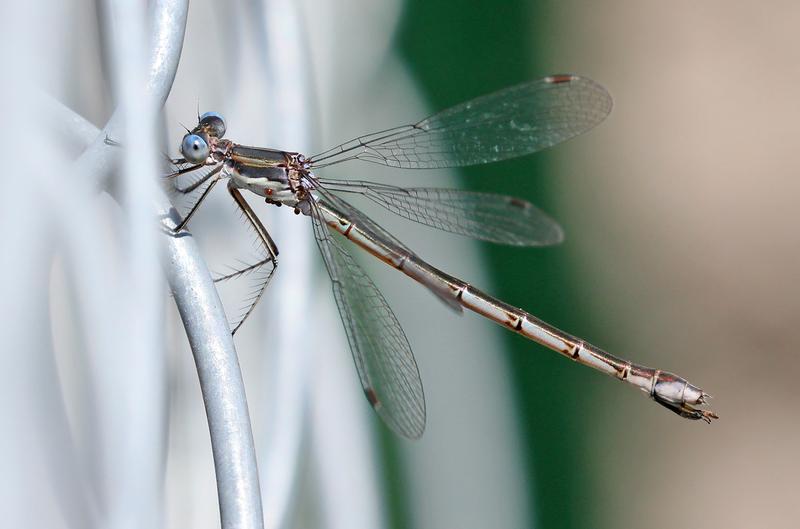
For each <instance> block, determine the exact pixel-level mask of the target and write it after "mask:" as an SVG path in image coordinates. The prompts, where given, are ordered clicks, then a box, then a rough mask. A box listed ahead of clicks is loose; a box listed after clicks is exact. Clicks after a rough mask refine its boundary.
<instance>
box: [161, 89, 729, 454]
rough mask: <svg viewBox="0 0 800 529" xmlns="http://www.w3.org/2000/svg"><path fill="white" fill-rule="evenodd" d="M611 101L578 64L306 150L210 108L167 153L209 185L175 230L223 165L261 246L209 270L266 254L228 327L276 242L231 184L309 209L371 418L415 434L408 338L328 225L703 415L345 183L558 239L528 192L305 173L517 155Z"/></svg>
mask: <svg viewBox="0 0 800 529" xmlns="http://www.w3.org/2000/svg"><path fill="white" fill-rule="evenodd" d="M610 110H611V97H610V96H609V94H608V93H607V92H606V91H605V89H604V88H603V87H602V86H600V85H599V84H597V83H595V82H594V81H591V80H589V79H586V78H582V77H579V76H575V75H554V76H550V77H545V78H544V79H540V80H538V81H533V82H530V83H524V84H521V85H517V86H513V87H510V88H506V89H504V90H500V91H499V92H496V93H494V94H489V95H486V96H483V97H479V98H477V99H474V100H472V101H468V102H466V103H462V104H460V105H456V106H454V107H452V108H449V109H447V110H444V111H442V112H439V113H438V114H434V115H433V116H430V117H428V118H426V119H424V120H422V121H419V122H417V123H414V124H411V125H403V126H400V127H395V128H393V129H388V130H385V131H381V132H376V133H373V134H368V135H365V136H361V137H359V138H356V139H354V140H351V141H349V142H347V143H344V144H342V145H339V146H337V147H334V148H333V149H329V150H327V151H325V152H322V153H320V154H317V155H314V156H311V157H310V158H306V157H304V156H303V155H301V154H299V153H295V152H287V151H281V150H275V149H265V148H260V147H247V146H244V145H239V144H236V143H234V142H232V141H230V140H228V139H225V138H224V135H225V122H224V120H223V119H222V117H221V116H220V115H219V114H216V113H213V112H209V113H207V114H203V115H202V116H200V117H199V119H198V125H197V126H196V127H195V128H194V129H192V130H191V131H188V132H187V134H186V135H185V136H184V138H183V142H182V143H181V153H182V155H183V158H179V159H176V160H173V162H174V163H175V165H176V167H177V169H176V171H175V172H173V173H172V174H171V175H170V177H172V178H177V177H179V176H181V175H184V174H190V173H195V172H199V173H200V174H201V176H200V177H199V178H198V179H197V180H196V181H193V182H192V183H190V184H188V185H186V186H180V185H178V186H176V190H177V191H178V192H179V193H182V194H189V193H192V192H193V191H195V190H198V189H200V188H201V186H203V185H206V186H207V187H206V188H205V190H203V192H202V194H201V195H200V197H199V198H198V199H197V200H196V201H194V203H193V205H192V206H191V208H190V210H189V212H188V213H187V214H186V216H185V217H184V219H183V221H182V222H181V223H180V224H179V225H178V226H177V228H176V230H180V229H182V228H183V227H184V226H185V225H186V223H187V222H188V221H189V219H190V218H191V217H192V215H193V214H194V212H195V211H196V210H197V208H198V206H199V205H200V204H201V203H202V201H203V199H204V198H205V197H206V196H207V195H208V193H209V192H210V191H211V189H212V188H213V187H214V184H215V183H216V182H218V181H219V180H220V179H223V178H227V179H228V192H229V193H230V195H231V196H232V197H233V199H234V201H235V202H236V204H237V206H238V207H239V209H240V211H241V213H242V215H243V217H244V218H245V219H246V220H247V221H248V222H249V223H250V226H251V227H252V228H253V229H254V231H255V233H256V235H257V236H258V240H259V243H260V248H261V249H262V250H263V256H262V257H261V258H260V259H259V260H258V261H257V262H255V263H252V264H250V265H247V266H242V267H240V268H238V269H236V270H234V271H233V272H231V273H229V274H225V275H223V276H220V277H218V278H217V279H216V281H225V280H227V279H232V278H236V277H241V276H242V275H246V274H250V273H252V272H253V271H254V270H260V269H263V268H265V267H268V268H269V272H268V274H267V275H266V278H265V279H264V281H263V283H262V284H260V285H259V287H258V289H257V291H256V292H255V293H254V295H253V296H252V297H251V298H250V300H249V302H248V306H247V308H246V311H245V312H244V313H243V314H242V315H241V316H240V318H239V319H238V320H237V321H236V322H235V323H234V325H233V331H232V332H236V330H237V329H238V328H239V326H241V324H242V323H243V322H244V320H245V319H246V318H247V317H248V316H249V315H250V313H251V312H252V310H253V308H254V307H255V306H256V304H257V303H258V301H259V299H260V298H261V296H262V295H263V293H264V291H265V289H266V287H267V284H268V282H269V278H271V277H272V273H273V272H274V271H275V269H276V267H277V262H278V261H277V255H278V248H277V246H276V245H275V243H274V242H273V240H272V238H271V237H270V235H269V233H268V232H267V230H266V228H264V226H263V224H262V223H261V221H260V220H259V219H258V216H257V215H256V214H255V212H254V211H253V210H252V209H251V207H250V205H249V204H248V203H247V201H246V200H245V199H244V197H243V196H242V194H241V192H240V190H242V189H246V190H248V191H251V192H253V193H255V194H257V195H259V196H261V197H263V198H264V199H265V201H266V202H268V203H269V204H273V205H278V206H280V205H287V206H289V207H292V208H294V210H295V212H296V213H303V214H304V215H306V216H308V217H310V218H311V221H312V223H311V224H312V228H313V233H314V237H315V239H316V241H317V245H318V247H319V250H320V253H321V254H322V257H323V261H324V263H325V267H326V269H327V271H328V274H329V275H330V277H331V280H332V286H333V295H334V299H335V301H336V303H337V305H338V307H339V313H340V315H341V317H342V322H343V324H344V327H345V331H346V334H347V338H348V342H349V344H350V349H351V352H352V354H353V358H354V360H355V365H356V369H357V371H358V374H359V378H360V380H361V384H362V388H363V390H364V394H365V395H366V396H367V400H368V401H369V403H370V404H371V405H372V406H373V408H375V410H376V411H377V412H378V414H379V415H380V416H381V418H383V419H384V421H386V423H387V424H388V425H389V426H390V427H391V428H392V429H394V430H395V431H397V432H399V433H401V434H403V435H405V436H408V437H412V438H413V437H419V436H420V435H421V434H422V431H423V429H424V427H425V399H424V395H423V392H422V382H421V380H420V376H419V371H418V369H417V364H416V361H415V359H414V355H413V353H412V351H411V346H410V345H409V343H408V339H407V338H406V336H405V334H404V332H403V330H402V327H401V326H400V323H399V322H398V320H397V318H396V316H395V315H394V312H393V311H392V310H391V308H390V307H389V304H388V303H387V302H386V300H385V299H384V297H383V295H382V294H381V293H380V291H379V290H378V289H377V287H376V286H375V285H374V283H372V280H371V279H370V278H369V277H368V276H367V274H366V273H365V272H364V270H363V269H361V267H360V266H359V265H358V263H357V262H356V261H355V260H354V259H353V258H352V257H351V256H350V254H349V253H348V252H347V250H346V249H345V246H344V244H346V243H344V242H343V240H341V238H340V239H339V240H337V238H335V237H334V236H333V235H332V234H338V235H336V237H339V235H340V236H342V237H343V238H344V240H347V241H349V242H351V243H353V244H354V245H356V246H357V247H359V248H361V249H363V250H365V251H366V252H368V253H369V254H371V255H373V256H375V257H377V258H379V259H380V260H381V261H383V262H384V263H386V264H388V265H390V266H392V267H393V268H395V269H397V270H399V271H401V272H402V273H404V274H405V275H407V276H408V277H410V278H411V279H413V280H414V281H416V282H418V283H419V284H421V285H422V286H423V287H425V288H426V289H428V290H429V291H430V292H431V293H432V294H434V295H435V296H436V297H438V298H439V299H441V300H443V301H445V302H446V303H447V305H448V306H450V307H451V308H453V309H454V310H456V311H462V310H463V309H467V310H471V311H473V312H475V313H477V314H480V315H481V316H484V317H485V318H487V319H489V320H492V321H494V322H495V323H498V324H500V325H502V326H504V327H506V328H507V329H509V330H511V331H513V332H516V333H518V334H521V335H523V336H525V337H526V338H528V339H530V340H533V341H535V342H537V343H539V344H542V345H544V346H546V347H548V348H550V349H552V350H554V351H556V352H558V353H560V354H562V355H564V356H566V357H567V358H570V359H572V360H574V361H576V362H578V363H581V364H583V365H586V366H589V367H591V368H593V369H596V370H598V371H601V372H603V373H606V374H607V375H610V376H613V377H615V378H617V379H618V380H621V381H624V382H626V383H628V384H630V385H632V386H634V387H637V388H639V389H640V390H642V391H644V392H645V393H647V394H648V395H649V396H650V397H651V398H652V399H653V400H655V401H656V402H658V403H659V404H661V405H662V406H664V407H666V408H668V409H669V410H671V411H673V412H675V413H676V414H678V415H680V416H681V417H685V418H688V419H695V420H697V419H700V420H704V421H706V422H710V421H711V420H712V419H714V418H716V415H715V414H714V413H713V412H711V411H708V410H704V409H701V408H699V406H702V405H703V404H706V403H707V399H708V397H709V396H708V395H707V394H706V393H705V392H704V391H703V390H702V389H700V388H699V387H697V386H695V385H693V384H690V383H689V382H688V381H687V380H686V379H684V378H682V377H679V376H677V375H674V374H672V373H669V372H666V371H662V370H660V369H653V368H649V367H645V366H642V365H638V364H636V363H633V362H631V361H629V360H624V359H622V358H618V357H616V356H613V355H611V354H609V353H607V352H605V351H603V350H602V349H600V348H598V347H595V346H593V345H591V344H589V343H587V342H585V341H584V340H581V339H580V338H577V337H575V336H573V335H571V334H568V333H566V332H564V331H561V330H559V329H557V328H556V327H554V326H552V325H549V324H547V323H545V322H544V321H542V320H540V319H538V318H536V317H535V316H533V315H531V314H529V313H528V312H526V311H524V310H522V309H519V308H516V307H513V306H511V305H508V304H506V303H504V302H503V301H501V300H499V299H496V298H494V297H492V296H490V295H489V294H486V293H485V292H482V291H480V290H479V289H477V288H475V287H474V286H472V285H470V284H469V283H466V282H464V281H462V280H460V279H457V278H455V277H452V276H450V275H448V274H447V273H445V272H443V271H441V270H439V269H438V268H436V267H434V266H432V265H430V264H429V263H427V262H426V261H424V260H423V259H422V258H421V257H420V256H418V255H417V254H416V253H414V252H413V251H412V250H411V249H409V248H408V247H407V246H406V245H404V244H403V243H401V242H400V241H398V240H397V239H396V238H395V237H394V236H392V234H390V233H389V232H388V231H387V230H384V229H383V228H382V227H381V226H380V225H378V224H377V223H376V222H375V221H373V220H372V219H370V218H369V217H368V216H367V215H365V214H364V213H363V212H361V211H359V210H358V209H356V208H355V207H353V206H352V205H350V204H349V203H348V202H347V201H346V200H345V199H344V198H343V197H342V195H360V196H362V197H366V198H367V199H369V200H371V201H373V202H375V203H377V204H378V205H380V206H382V207H384V208H385V209H387V210H389V211H391V212H392V213H395V214H397V215H400V216H402V217H405V218H406V219H409V220H413V221H415V222H419V223H421V224H425V225H428V226H431V227H434V228H438V229H441V230H444V231H449V232H452V233H457V234H461V235H466V236H470V237H474V238H477V239H481V240H485V241H491V242H495V243H500V244H509V245H515V246H546V245H552V244H557V243H559V242H561V240H562V238H563V232H562V230H561V228H560V227H559V226H558V224H557V223H556V222H555V221H554V220H552V219H551V218H550V217H548V216H547V215H546V214H545V213H543V212H542V211H540V210H538V209H537V208H536V207H535V206H533V205H532V204H530V203H529V202H527V201H525V200H522V199H519V198H516V197H509V196H505V195H501V194H494V193H474V192H469V191H462V190H458V189H440V188H435V187H414V188H404V187H398V186H391V185H386V184H379V183H375V182H368V181H352V180H334V179H330V178H324V177H318V176H317V175H315V174H314V173H312V169H313V170H316V169H319V168H322V167H325V166H328V165H333V164H338V163H342V162H347V161H350V160H364V161H369V162H373V163H379V164H382V165H387V166H390V167H400V168H407V169H420V168H441V167H462V166H467V165H477V164H483V163H489V162H494V161H499V160H505V159H509V158H515V157H518V156H522V155H525V154H529V153H532V152H536V151H538V150H541V149H544V148H546V147H550V146H553V145H556V144H557V143H560V142H562V141H564V140H567V139H569V138H572V137H574V136H576V135H578V134H581V133H583V132H585V131H587V130H589V129H591V128H592V127H594V126H595V125H597V124H598V123H600V122H601V121H602V120H603V119H604V118H605V117H606V115H608V113H609V112H610ZM201 169H206V170H207V172H206V173H202V171H201Z"/></svg>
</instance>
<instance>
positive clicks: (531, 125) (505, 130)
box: [310, 75, 612, 169]
mask: <svg viewBox="0 0 800 529" xmlns="http://www.w3.org/2000/svg"><path fill="white" fill-rule="evenodd" d="M611 106H612V101H611V96H610V95H609V94H608V92H607V91H606V89H605V88H603V87H602V86H601V85H599V84H597V83H596V82H594V81H592V80H591V79H586V78H584V77H578V76H576V75H553V76H550V77H545V78H544V79H540V80H537V81H531V82H528V83H523V84H520V85H516V86H512V87H509V88H505V89H503V90H500V91H498V92H494V93H492V94H489V95H485V96H482V97H478V98H476V99H473V100H471V101H467V102H466V103H461V104H460V105H456V106H454V107H451V108H449V109H447V110H443V111H442V112H439V113H437V114H434V115H433V116H430V117H429V118H426V119H423V120H422V121H420V122H419V123H416V124H413V125H405V126H401V127H397V128H394V129H389V130H386V131H383V132H377V133H374V134H370V135H367V136H362V137H359V138H356V139H354V140H351V141H349V142H347V143H344V144H342V145H339V146H338V147H334V148H333V149H330V150H328V151H325V152H323V153H320V154H318V155H316V156H312V157H311V159H310V160H311V166H312V167H324V166H327V165H333V164H335V163H340V162H343V161H346V160H353V159H358V160H365V161H368V162H374V163H379V164H382V165H388V166H390V167H403V168H407V169H422V168H437V167H463V166H467V165H477V164H484V163H490V162H496V161H499V160H505V159H508V158H516V157H518V156H524V155H526V154H530V153H533V152H536V151H539V150H541V149H545V148H547V147H551V146H553V145H556V144H557V143H561V142H562V141H564V140H567V139H569V138H572V137H574V136H577V135H578V134H581V133H582V132H585V131H587V130H589V129H591V128H592V127H594V126H595V125H597V124H598V123H600V122H601V121H603V119H605V117H606V116H607V115H608V113H609V112H611Z"/></svg>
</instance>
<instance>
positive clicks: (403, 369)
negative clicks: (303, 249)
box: [310, 201, 425, 439]
mask: <svg viewBox="0 0 800 529" xmlns="http://www.w3.org/2000/svg"><path fill="white" fill-rule="evenodd" d="M310 204H311V218H312V220H313V226H314V237H315V238H316V240H317V245H318V246H319V250H320V252H321V253H322V257H323V260H324V261H325V267H326V268H327V270H328V275H330V278H331V283H332V285H333V296H334V299H335V300H336V305H337V307H338V308H339V315H340V316H341V318H342V323H343V324H344V328H345V333H346V334H347V340H348V342H349V343H350V351H351V352H352V354H353V360H354V361H355V364H356V370H357V371H358V376H359V379H360V380H361V386H362V388H363V389H364V394H365V395H366V397H367V400H368V401H369V402H370V404H371V405H372V407H373V408H374V409H375V411H376V412H378V415H380V417H381V419H383V420H384V422H385V423H386V424H387V425H388V426H389V427H390V428H391V429H392V430H394V431H395V432H397V433H399V434H401V435H403V436H405V437H409V438H411V439H416V438H419V437H420V436H421V435H422V432H423V431H424V430H425V395H424V393H423V391H422V381H421V380H420V377H419V370H418V369H417V363H416V361H415V360H414V354H413V353H412V352H411V346H410V345H409V343H408V339H407V338H406V335H405V333H404V332H403V329H402V327H400V323H399V322H398V321H397V317H396V316H395V315H394V312H392V309H391V308H389V305H388V303H386V299H384V297H383V294H381V292H380V291H379V290H378V288H377V287H376V286H375V284H374V283H373V282H372V280H371V279H370V278H369V277H368V276H367V274H366V273H365V272H364V270H363V269H362V268H361V267H360V266H359V265H358V263H356V261H355V260H354V259H353V257H352V256H351V255H350V254H349V253H347V251H346V250H345V249H344V248H343V247H342V246H341V245H340V244H339V242H338V241H336V240H334V239H333V237H331V233H330V232H329V231H328V228H327V227H326V225H325V221H324V219H323V218H322V215H321V213H320V211H319V209H318V207H317V205H316V203H315V202H313V201H311V202H310Z"/></svg>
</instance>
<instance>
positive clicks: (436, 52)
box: [399, 0, 593, 529]
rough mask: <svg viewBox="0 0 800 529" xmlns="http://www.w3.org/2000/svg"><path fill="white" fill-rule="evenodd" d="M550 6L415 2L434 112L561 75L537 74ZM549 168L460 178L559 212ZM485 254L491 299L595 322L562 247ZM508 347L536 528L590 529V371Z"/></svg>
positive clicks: (522, 343)
mask: <svg viewBox="0 0 800 529" xmlns="http://www.w3.org/2000/svg"><path fill="white" fill-rule="evenodd" d="M545 8H546V5H544V6H540V5H538V4H531V3H530V2H522V1H518V0H510V1H497V0H495V1H492V0H480V1H471V2H453V1H451V0H409V1H408V2H407V4H406V10H405V14H404V19H403V24H402V27H401V30H400V34H399V45H400V49H401V53H402V54H403V56H404V57H405V59H406V61H407V63H408V65H409V67H410V68H411V69H412V72H413V74H414V75H415V77H416V80H417V81H418V82H419V84H420V85H421V86H422V88H423V89H424V90H425V92H426V93H427V96H428V99H429V100H430V106H431V108H432V109H434V110H439V109H443V108H445V107H447V106H450V105H452V104H455V103H458V102H461V101H464V100H466V99H469V98H472V97H475V96H477V95H481V94H484V93H487V92H491V91H493V90H496V89H499V88H502V87H504V86H507V85H510V84H514V83H518V82H522V81H525V80H528V79H532V78H535V77H542V76H544V75H546V74H548V73H559V72H545V71H543V70H542V69H541V68H538V67H536V62H537V59H539V58H541V57H546V56H547V53H548V50H546V49H532V47H533V45H532V44H531V43H533V42H536V39H535V38H532V35H535V34H536V32H537V30H538V28H537V26H536V24H545V23H548V21H547V17H546V11H545ZM578 73H579V72H578ZM552 160H553V154H552V153H542V154H538V155H535V156H531V157H527V158H524V159H522V160H514V161H510V162H502V163H497V164H492V165H486V166H480V167H472V168H468V169H466V170H464V171H463V172H462V175H463V177H464V178H463V183H464V185H465V186H466V187H468V188H471V189H475V190H483V191H496V192H500V193H506V194H514V195H519V196H521V197H523V198H526V199H529V200H531V201H532V202H534V203H535V204H537V205H538V206H539V207H541V208H543V209H544V210H545V211H551V212H552V211H553V208H552V207H550V204H551V202H553V201H552V198H551V197H552V193H551V191H550V190H551V189H552V188H554V187H555V186H554V183H553V178H554V176H553V174H552V164H551V163H550V162H551V161H552ZM568 236H569V235H568ZM484 249H485V250H486V255H487V257H488V259H487V260H488V263H489V265H490V266H491V270H492V271H494V278H493V279H494V291H495V292H496V293H497V294H498V295H499V296H500V297H501V298H502V299H504V300H506V301H508V302H510V303H513V304H517V305H519V306H521V307H523V308H525V309H528V310H530V311H531V312H533V313H534V314H536V315H538V316H541V317H542V318H544V319H545V320H547V321H551V322H553V323H556V324H557V325H558V326H559V327H563V328H565V329H567V330H575V331H577V330H579V329H581V328H586V326H587V325H588V322H586V321H583V322H581V321H580V318H581V316H580V314H578V313H577V311H575V310H573V309H574V307H575V306H576V300H574V299H570V298H569V297H568V296H565V295H564V292H565V291H568V290H566V288H567V287H566V285H569V284H570V280H571V278H572V276H573V273H574V271H573V270H570V269H569V266H568V262H567V260H566V252H565V251H564V250H563V249H559V248H552V249H518V248H505V247H499V246H493V245H486V246H485V248H484ZM442 265H444V266H446V263H442ZM486 325H491V324H490V323H488V322H487V323H486ZM505 340H506V344H507V346H508V347H507V350H508V351H510V353H509V356H508V361H509V363H510V366H511V368H512V370H513V376H514V383H515V396H516V397H517V402H518V403H519V406H520V412H521V413H520V417H521V419H522V424H521V431H522V433H523V436H524V437H523V439H522V447H523V450H524V454H523V457H524V461H525V464H526V465H527V468H528V473H527V475H528V476H529V481H528V484H529V491H528V498H529V501H530V503H531V506H532V509H531V511H532V512H533V513H534V516H535V526H536V527H538V528H541V529H556V528H567V529H573V528H574V529H577V528H584V527H591V526H592V519H593V516H592V514H593V507H592V505H591V504H590V499H591V498H592V497H593V495H592V494H591V480H590V479H589V477H590V476H589V475H587V473H586V471H585V468H586V464H585V463H586V461H585V459H584V457H583V454H584V452H585V449H586V448H587V446H586V442H585V436H586V431H585V427H584V424H586V422H587V421H586V418H585V416H584V415H583V414H584V413H585V407H586V406H587V404H588V403H587V399H586V397H585V393H584V392H582V391H580V386H582V385H583V383H584V382H586V380H587V377H586V375H587V373H588V371H587V372H586V373H584V372H582V371H584V370H580V369H576V367H575V366H574V365H572V364H571V363H569V362H565V361H564V359H563V358H560V357H559V356H558V355H555V354H553V353H551V352H549V351H548V350H546V349H544V348H543V347H540V346H538V345H536V344H533V343H531V342H529V341H527V340H525V339H523V338H520V337H518V336H516V335H513V334H511V333H506V334H505ZM498 354H500V352H498ZM487 486H490V485H488V484H487Z"/></svg>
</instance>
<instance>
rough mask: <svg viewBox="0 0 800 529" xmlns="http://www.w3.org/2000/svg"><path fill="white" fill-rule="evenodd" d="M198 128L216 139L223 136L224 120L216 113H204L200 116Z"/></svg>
mask: <svg viewBox="0 0 800 529" xmlns="http://www.w3.org/2000/svg"><path fill="white" fill-rule="evenodd" d="M199 126H200V127H202V128H205V129H206V130H207V131H208V133H209V134H210V135H211V136H214V137H216V138H221V137H223V136H224V135H225V120H224V119H223V118H222V116H220V115H219V114H217V113H216V112H206V113H205V114H203V115H202V116H200V125H199Z"/></svg>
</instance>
